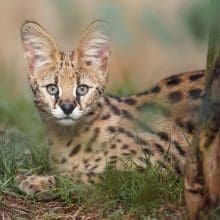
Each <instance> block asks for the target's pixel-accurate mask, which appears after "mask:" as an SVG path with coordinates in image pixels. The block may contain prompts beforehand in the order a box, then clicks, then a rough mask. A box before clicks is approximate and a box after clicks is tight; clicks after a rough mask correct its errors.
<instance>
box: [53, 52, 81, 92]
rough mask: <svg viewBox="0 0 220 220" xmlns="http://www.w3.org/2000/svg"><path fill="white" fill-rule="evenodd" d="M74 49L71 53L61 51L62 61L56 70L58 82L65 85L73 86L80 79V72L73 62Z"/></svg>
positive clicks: (66, 86)
mask: <svg viewBox="0 0 220 220" xmlns="http://www.w3.org/2000/svg"><path fill="white" fill-rule="evenodd" d="M73 56H74V51H72V52H69V53H64V52H61V56H60V57H61V58H60V63H59V65H58V69H57V71H56V73H57V74H56V77H57V83H58V84H59V85H60V86H62V87H64V88H68V87H73V86H75V85H76V84H77V82H78V81H79V77H80V76H79V73H78V71H77V70H76V66H75V64H74V62H73Z"/></svg>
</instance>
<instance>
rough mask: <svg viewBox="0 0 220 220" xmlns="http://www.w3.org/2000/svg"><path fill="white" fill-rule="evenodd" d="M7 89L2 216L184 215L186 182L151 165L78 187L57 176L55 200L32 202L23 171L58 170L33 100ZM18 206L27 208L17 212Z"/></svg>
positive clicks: (0, 136) (0, 146)
mask: <svg viewBox="0 0 220 220" xmlns="http://www.w3.org/2000/svg"><path fill="white" fill-rule="evenodd" d="M5 91H7V90H6V89H5V88H3V87H1V91H0V100H1V102H0V113H1V114H0V128H1V129H0V132H1V133H0V167H1V169H0V213H1V212H3V213H6V214H7V215H9V216H20V217H22V218H23V219H30V218H34V217H36V215H37V217H39V216H40V217H39V218H40V219H56V218H58V217H61V219H62V218H64V217H67V215H70V214H71V213H72V215H76V214H77V215H79V216H85V215H86V216H90V217H92V216H93V217H94V218H95V219H97V218H107V219H123V218H124V219H128V218H141V219H147V218H148V217H149V216H151V217H158V216H174V215H177V216H182V213H183V208H182V203H183V199H182V195H183V181H182V178H181V177H178V176H176V175H175V174H174V173H172V171H169V172H164V171H162V170H161V169H160V168H159V167H151V166H148V168H147V169H146V170H145V171H144V172H137V171H132V170H130V169H129V168H128V167H125V169H124V170H123V171H116V170H114V169H107V170H106V172H105V174H104V176H103V181H102V182H101V183H99V184H96V185H84V184H74V183H73V182H71V181H70V180H68V179H66V178H65V177H63V176H60V175H59V174H56V178H57V180H58V185H57V188H56V189H55V191H54V192H53V195H54V199H53V200H51V201H47V202H39V201H36V200H35V199H34V198H26V196H25V195H24V194H23V193H22V192H21V191H20V190H19V189H18V186H17V183H16V180H15V178H16V174H17V172H18V171H20V172H23V173H25V174H28V173H37V174H45V173H51V172H53V171H52V170H51V169H50V167H49V164H48V161H47V145H46V142H45V137H44V129H43V127H42V124H41V122H40V119H39V117H38V114H37V112H36V110H35V108H34V107H33V104H32V101H31V99H30V98H28V97H24V96H22V95H16V96H15V95H12V94H8V93H6V92H5ZM14 204H16V207H17V206H18V207H22V208H20V209H19V208H16V209H15V207H14V206H15V205H14ZM18 204H19V205H18ZM24 210H25V211H24ZM36 213H37V214H36ZM147 216H148V217H147Z"/></svg>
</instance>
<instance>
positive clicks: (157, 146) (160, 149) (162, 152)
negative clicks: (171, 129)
mask: <svg viewBox="0 0 220 220" xmlns="http://www.w3.org/2000/svg"><path fill="white" fill-rule="evenodd" d="M155 147H156V149H157V150H158V151H159V152H160V153H161V154H164V153H165V151H164V149H163V147H162V146H161V145H160V144H158V143H156V144H155Z"/></svg>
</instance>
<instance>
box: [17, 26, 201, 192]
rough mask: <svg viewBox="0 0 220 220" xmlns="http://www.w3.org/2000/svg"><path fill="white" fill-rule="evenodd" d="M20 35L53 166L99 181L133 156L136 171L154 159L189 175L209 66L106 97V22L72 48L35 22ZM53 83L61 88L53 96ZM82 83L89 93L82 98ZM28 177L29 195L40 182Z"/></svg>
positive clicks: (107, 41) (107, 62)
mask: <svg viewBox="0 0 220 220" xmlns="http://www.w3.org/2000/svg"><path fill="white" fill-rule="evenodd" d="M21 39H22V44H23V46H24V52H25V57H26V60H27V64H28V70H29V71H28V73H29V74H28V76H29V79H30V85H31V88H32V90H33V94H34V101H35V104H36V107H37V108H38V110H39V112H40V115H41V117H42V120H43V122H44V124H45V126H46V128H47V136H48V142H49V145H50V149H49V160H50V163H51V165H52V166H53V167H55V168H56V169H57V170H58V171H60V172H61V173H62V174H66V175H68V176H69V177H72V178H73V179H74V178H75V177H76V176H80V178H81V180H83V181H89V182H93V181H95V180H96V179H97V177H99V176H100V175H101V174H102V173H103V172H104V171H105V168H106V165H107V164H110V165H111V164H114V166H115V167H116V168H117V169H122V168H123V167H124V162H125V161H129V162H130V163H131V164H132V167H134V168H145V167H146V164H147V163H146V158H148V159H149V160H150V162H151V163H152V164H160V165H161V166H162V167H164V168H166V167H167V166H172V167H173V169H174V170H175V171H176V173H178V174H183V172H184V165H185V159H186V156H187V152H188V149H189V147H190V144H189V143H190V142H191V139H192V135H193V134H194V131H195V124H196V118H197V117H196V116H197V113H198V111H199V107H200V104H201V100H202V98H203V96H204V71H203V70H201V71H193V72H186V73H181V74H176V75H171V76H169V77H168V78H165V79H162V80H161V81H159V82H158V83H157V84H156V85H155V86H153V87H152V88H151V89H150V90H148V91H144V92H142V93H138V94H134V95H131V96H124V97H115V96H106V95H104V89H105V86H106V81H107V75H108V69H109V60H110V41H109V35H108V30H107V25H106V24H105V23H103V22H95V23H93V24H91V25H90V26H89V27H88V28H87V29H86V30H85V32H84V34H83V36H82V38H81V40H80V41H79V43H78V44H77V46H76V48H75V50H73V51H71V52H69V53H65V52H62V51H60V50H59V48H58V46H57V45H56V43H55V42H54V40H53V39H52V38H51V37H50V36H49V34H47V33H46V31H45V30H44V29H43V28H42V27H40V26H39V25H38V24H37V23H35V22H26V23H25V24H24V25H23V26H22V28H21ZM51 84H52V85H55V92H56V90H57V89H58V91H59V92H58V93H56V94H53V95H51V94H49V93H48V91H47V88H48V85H51ZM82 85H83V86H85V85H86V88H87V89H88V91H87V90H86V94H84V95H79V94H77V90H78V88H79V87H80V86H82ZM50 89H54V87H52V88H50ZM84 89H85V88H84V87H80V92H84ZM50 91H51V90H50ZM53 91H54V90H52V92H53ZM63 105H64V107H65V109H63V108H64V107H63ZM64 110H65V111H67V110H68V112H69V113H68V114H65V112H64ZM71 110H72V111H71ZM152 112H153V113H154V114H152ZM165 156H166V160H165ZM39 178H41V177H39ZM28 180H29V182H30V181H31V178H29V179H28ZM25 181H26V182H25V184H24V182H22V183H21V185H22V189H23V190H24V191H26V192H30V191H31V190H30V189H27V190H26V189H25V186H27V188H28V187H29V186H30V185H31V186H32V188H33V183H31V184H27V180H25ZM39 181H40V179H39ZM48 183H49V182H48ZM34 184H35V185H36V177H35V178H34ZM34 188H36V186H34ZM31 192H32V191H31Z"/></svg>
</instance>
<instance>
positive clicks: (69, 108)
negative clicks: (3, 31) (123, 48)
mask: <svg viewBox="0 0 220 220" xmlns="http://www.w3.org/2000/svg"><path fill="white" fill-rule="evenodd" d="M21 39H22V44H23V48H24V54H25V58H26V61H27V64H28V72H29V74H28V75H29V79H30V84H31V88H32V90H33V93H34V97H35V103H36V105H37V107H38V109H39V110H40V112H41V113H42V115H44V116H45V119H48V120H49V119H52V120H56V121H57V122H58V123H60V124H62V125H74V124H75V123H76V122H77V121H79V120H80V119H82V118H83V117H85V116H86V115H87V114H89V112H90V111H91V109H92V108H94V106H95V105H96V104H97V103H98V100H99V99H100V97H101V96H102V94H103V91H104V88H105V85H106V80H107V74H108V69H109V60H110V43H109V35H108V25H107V24H105V23H104V22H102V21H97V22H94V23H92V24H91V25H89V26H88V27H87V28H86V30H85V31H84V33H83V35H82V38H81V39H80V40H79V42H78V44H76V47H75V49H74V50H72V51H70V52H68V53H65V52H63V51H61V50H59V48H58V46H57V44H56V43H55V41H54V40H53V39H52V37H51V36H50V35H49V34H48V33H47V32H46V31H45V29H43V28H42V27H41V26H40V25H39V24H37V23H36V22H29V21H28V22H25V23H24V24H23V26H22V27H21Z"/></svg>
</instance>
